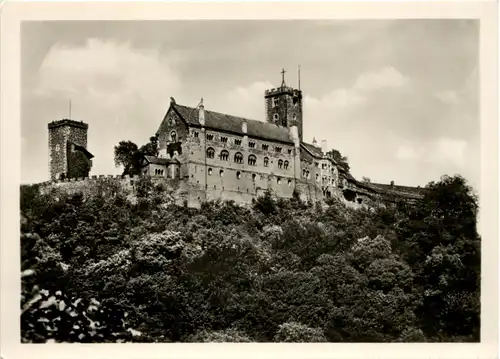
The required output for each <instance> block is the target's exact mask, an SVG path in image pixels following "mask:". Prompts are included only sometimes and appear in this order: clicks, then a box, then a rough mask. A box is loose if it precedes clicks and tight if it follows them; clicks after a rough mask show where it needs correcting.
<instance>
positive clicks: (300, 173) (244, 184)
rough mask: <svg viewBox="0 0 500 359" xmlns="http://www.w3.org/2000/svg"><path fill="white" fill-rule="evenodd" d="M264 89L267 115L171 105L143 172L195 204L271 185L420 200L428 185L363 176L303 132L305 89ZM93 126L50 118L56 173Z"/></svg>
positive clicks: (305, 193) (284, 191) (66, 168)
mask: <svg viewBox="0 0 500 359" xmlns="http://www.w3.org/2000/svg"><path fill="white" fill-rule="evenodd" d="M282 75H283V78H282V83H281V86H280V87H278V88H273V89H269V90H266V91H265V96H264V101H265V114H266V116H265V121H264V122H263V121H257V120H251V119H245V118H241V117H237V116H232V115H228V114H223V113H218V112H213V111H209V110H205V107H204V104H203V99H202V100H201V102H200V104H199V105H198V106H196V107H188V106H184V105H180V104H177V103H176V101H175V100H174V99H173V98H171V102H170V107H169V109H168V111H167V113H166V115H165V116H164V118H163V121H162V122H161V124H160V126H159V128H158V131H157V132H156V136H157V138H158V151H159V152H158V156H144V158H143V159H142V166H143V167H142V172H141V175H143V176H151V177H152V178H153V179H155V180H165V181H166V182H170V183H174V182H175V183H176V186H180V188H182V189H183V190H182V191H181V192H180V193H182V196H183V199H184V200H185V201H187V203H188V205H189V206H198V205H199V204H200V203H201V202H203V201H207V200H215V199H222V200H234V201H236V202H238V203H249V202H251V201H252V199H254V198H256V197H258V196H260V195H262V194H264V192H266V191H271V192H272V193H274V194H275V195H276V196H278V197H284V198H291V197H292V196H294V195H297V196H300V198H301V199H303V200H306V201H307V200H309V201H321V200H324V199H326V198H328V197H331V196H340V197H342V198H344V199H346V200H349V201H353V202H357V203H362V202H363V201H364V200H365V199H368V198H370V199H373V198H375V197H377V198H380V197H383V198H385V199H389V198H394V196H396V197H403V198H406V199H409V200H415V199H418V198H421V197H422V189H420V188H414V187H404V186H395V185H394V184H393V183H391V185H382V184H373V183H364V182H359V181H357V180H356V179H355V178H354V177H353V176H351V175H350V173H349V172H348V171H346V170H345V169H344V167H343V166H339V164H338V163H337V162H336V161H335V159H334V158H333V157H332V156H331V155H328V154H327V148H326V141H322V143H321V146H318V144H317V142H316V141H315V140H313V141H312V143H307V142H305V141H304V139H303V114H302V91H301V90H300V89H294V88H292V87H289V86H287V85H286V84H285V79H284V71H282ZM87 129H88V125H86V124H84V123H81V122H75V121H71V120H62V121H58V122H52V123H50V124H49V148H50V162H49V167H50V175H51V179H52V180H57V179H58V176H60V175H61V173H70V172H71V161H70V160H69V158H70V156H71V154H72V153H74V152H75V151H76V152H81V153H83V154H84V155H85V156H86V157H87V158H88V159H89V160H90V159H91V158H92V155H91V154H90V152H88V151H87V149H86V144H87Z"/></svg>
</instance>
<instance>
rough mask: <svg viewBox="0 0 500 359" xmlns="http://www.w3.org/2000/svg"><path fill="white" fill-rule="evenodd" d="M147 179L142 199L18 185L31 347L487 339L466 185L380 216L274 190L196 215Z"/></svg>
mask: <svg viewBox="0 0 500 359" xmlns="http://www.w3.org/2000/svg"><path fill="white" fill-rule="evenodd" d="M135 185H136V186H137V193H138V196H137V197H138V200H137V202H131V201H129V200H128V199H127V197H126V196H125V194H124V193H121V191H120V188H115V187H113V186H111V185H104V184H103V185H102V186H101V187H98V188H96V189H95V191H94V192H93V194H92V195H91V196H85V197H84V196H83V195H82V194H78V193H77V194H73V195H68V194H64V192H62V191H58V190H57V189H53V190H52V191H51V192H43V193H42V192H40V187H39V186H21V201H20V205H21V221H22V222H21V270H22V273H23V276H22V284H23V292H22V299H21V307H22V308H23V314H22V317H21V324H22V325H21V327H22V337H23V340H24V341H25V342H46V341H49V340H53V341H60V342H74V341H87V342H117V341H132V342H179V341H183V342H186V341H187V342H253V341H258V342H270V341H280V342H324V341H328V342H408V341H411V342H441V341H461V342H465V341H478V340H479V327H480V325H479V324H480V322H479V318H480V295H479V293H480V237H479V235H478V234H477V231H476V218H475V217H476V215H477V208H478V204H477V199H476V197H475V196H474V195H473V193H472V190H471V188H470V187H469V186H468V185H467V183H466V182H465V181H464V180H463V179H462V178H461V177H458V176H455V177H445V178H443V179H442V181H440V182H437V183H431V184H429V185H428V187H427V188H428V190H429V192H428V193H427V194H426V197H425V198H424V200H423V201H421V202H419V203H416V204H414V205H405V206H403V205H397V206H382V205H380V206H376V207H373V208H371V209H364V208H360V209H351V208H347V207H345V206H344V205H343V204H342V202H341V201H338V200H335V198H332V199H330V200H329V201H328V204H327V206H326V207H322V206H319V205H312V204H308V203H302V202H301V201H300V199H299V198H298V196H296V197H295V198H292V199H290V200H285V199H276V198H274V197H273V195H272V193H270V192H268V193H265V194H264V196H262V197H260V198H258V199H256V200H255V201H254V203H253V205H252V206H249V207H244V206H240V205H238V204H236V203H235V202H231V201H229V202H218V201H217V202H207V203H204V204H203V205H202V206H201V208H200V209H193V208H187V207H185V206H178V205H176V204H174V203H173V202H172V201H171V198H170V197H169V195H168V194H167V193H165V190H164V189H162V188H160V187H158V186H155V185H154V184H153V183H152V182H151V181H150V180H149V179H147V178H144V179H141V180H140V181H138V182H137V183H136V184H135ZM62 303H64V304H62ZM94 306H95V307H97V310H94ZM96 323H98V324H96Z"/></svg>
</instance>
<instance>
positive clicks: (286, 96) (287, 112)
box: [265, 70, 302, 141]
mask: <svg viewBox="0 0 500 359" xmlns="http://www.w3.org/2000/svg"><path fill="white" fill-rule="evenodd" d="M281 74H282V81H281V86H280V87H278V88H274V89H270V90H266V93H265V100H266V121H267V122H269V123H273V124H275V125H278V126H283V127H287V128H290V125H291V124H292V123H296V124H297V127H298V132H299V139H300V141H302V91H300V89H294V88H292V87H288V86H287V85H286V84H285V70H282V71H281Z"/></svg>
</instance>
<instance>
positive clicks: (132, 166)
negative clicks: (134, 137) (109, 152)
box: [115, 141, 140, 175]
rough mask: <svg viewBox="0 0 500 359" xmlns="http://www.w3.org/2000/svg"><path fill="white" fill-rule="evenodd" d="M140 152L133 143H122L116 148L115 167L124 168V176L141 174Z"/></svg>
mask: <svg viewBox="0 0 500 359" xmlns="http://www.w3.org/2000/svg"><path fill="white" fill-rule="evenodd" d="M139 161H140V152H139V149H138V148H137V145H136V144H135V143H133V142H131V141H121V142H120V143H119V144H118V145H117V146H115V165H116V166H117V167H118V166H123V175H135V174H138V173H139V172H140V169H139V163H140V162H139Z"/></svg>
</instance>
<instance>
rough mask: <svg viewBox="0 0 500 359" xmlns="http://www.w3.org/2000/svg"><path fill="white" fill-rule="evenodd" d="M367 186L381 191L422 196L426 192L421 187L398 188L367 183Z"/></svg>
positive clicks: (396, 186)
mask: <svg viewBox="0 0 500 359" xmlns="http://www.w3.org/2000/svg"><path fill="white" fill-rule="evenodd" d="M369 185H370V186H372V187H374V188H377V189H380V190H382V191H393V192H401V193H408V194H415V195H424V194H425V192H426V189H425V188H422V187H410V186H398V185H390V184H383V183H369Z"/></svg>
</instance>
